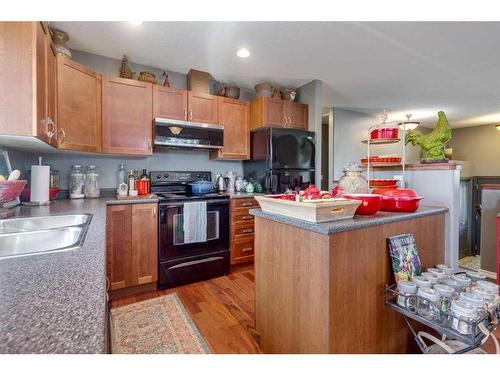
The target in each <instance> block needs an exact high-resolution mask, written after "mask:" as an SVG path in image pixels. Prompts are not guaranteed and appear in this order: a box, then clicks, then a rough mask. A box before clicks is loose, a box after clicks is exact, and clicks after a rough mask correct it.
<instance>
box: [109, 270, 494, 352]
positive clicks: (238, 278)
mask: <svg viewBox="0 0 500 375" xmlns="http://www.w3.org/2000/svg"><path fill="white" fill-rule="evenodd" d="M174 292H175V293H177V295H178V296H179V298H180V299H181V301H182V303H183V305H184V306H185V308H186V310H187V312H188V313H189V315H190V316H191V319H193V321H194V323H195V324H196V326H197V327H198V329H199V330H200V332H201V334H202V335H203V337H204V338H205V340H206V341H207V343H208V345H209V347H210V351H211V352H212V353H221V354H237V353H262V352H261V350H260V348H259V344H258V334H257V332H256V331H255V314H254V312H255V284H254V269H253V266H239V267H236V268H233V269H232V272H231V274H229V275H227V276H223V277H218V278H216V279H211V280H207V281H202V282H199V283H195V284H190V285H184V286H181V287H178V288H173V289H169V290H164V291H159V290H157V291H152V292H146V293H142V294H138V295H135V296H133V297H123V298H120V299H117V300H114V301H111V303H110V307H111V308H113V307H118V306H123V305H127V304H130V303H134V302H139V301H143V300H145V299H149V298H154V297H158V296H162V295H165V294H170V293H174ZM495 336H496V337H497V338H498V340H499V341H500V331H499V330H497V331H496V332H495ZM482 348H483V349H484V350H486V351H487V352H488V353H495V346H494V345H493V342H492V341H491V340H488V342H487V343H486V344H485V345H483V347H482Z"/></svg>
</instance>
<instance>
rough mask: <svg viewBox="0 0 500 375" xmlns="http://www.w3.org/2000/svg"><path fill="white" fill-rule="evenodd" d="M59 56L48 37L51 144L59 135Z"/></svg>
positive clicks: (48, 120)
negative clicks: (57, 125) (57, 134)
mask: <svg viewBox="0 0 500 375" xmlns="http://www.w3.org/2000/svg"><path fill="white" fill-rule="evenodd" d="M56 124H57V54H56V51H55V48H54V46H53V45H52V43H51V42H50V37H48V42H47V131H48V132H49V133H50V132H52V136H51V137H49V143H50V144H55V143H56V142H55V135H56V133H57V127H56Z"/></svg>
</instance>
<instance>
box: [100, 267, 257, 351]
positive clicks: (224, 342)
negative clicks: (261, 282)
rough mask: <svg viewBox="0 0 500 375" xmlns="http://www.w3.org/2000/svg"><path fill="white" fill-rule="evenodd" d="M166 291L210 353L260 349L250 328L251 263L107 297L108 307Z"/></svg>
mask: <svg viewBox="0 0 500 375" xmlns="http://www.w3.org/2000/svg"><path fill="white" fill-rule="evenodd" d="M170 293H177V296H178V297H179V298H180V300H181V301H182V304H183V305H184V307H185V308H186V310H187V312H188V313H189V315H190V316H191V319H193V321H194V323H195V324H196V326H197V327H198V329H199V331H200V333H201V334H202V335H203V337H204V338H205V340H206V341H207V343H208V345H209V347H210V351H211V352H212V353H221V354H237V353H245V354H249V353H250V354H251V353H261V351H260V349H259V345H258V335H257V332H256V331H255V329H254V327H255V315H254V311H255V286H254V270H253V266H239V267H237V268H234V269H232V272H231V274H229V275H227V276H223V277H218V278H215V279H211V280H207V281H202V282H199V283H194V284H190V285H184V286H181V287H178V288H173V289H168V290H164V291H160V290H157V291H152V292H146V293H142V294H138V295H135V296H132V297H123V298H120V299H117V300H114V301H111V303H110V307H111V308H113V307H118V306H123V305H127V304H130V303H134V302H139V301H143V300H145V299H149V298H154V297H158V296H162V295H166V294H170Z"/></svg>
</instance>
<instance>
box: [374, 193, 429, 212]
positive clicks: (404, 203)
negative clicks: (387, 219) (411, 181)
mask: <svg viewBox="0 0 500 375" xmlns="http://www.w3.org/2000/svg"><path fill="white" fill-rule="evenodd" d="M373 193H374V194H381V195H382V211H392V212H413V211H416V210H417V209H418V206H419V202H420V200H422V197H419V196H418V194H417V193H416V192H415V190H412V189H391V188H382V189H374V190H373Z"/></svg>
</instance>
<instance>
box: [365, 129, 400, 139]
mask: <svg viewBox="0 0 500 375" xmlns="http://www.w3.org/2000/svg"><path fill="white" fill-rule="evenodd" d="M398 136H399V129H398V128H380V129H373V130H372V131H371V132H370V138H371V139H397V138H398Z"/></svg>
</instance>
